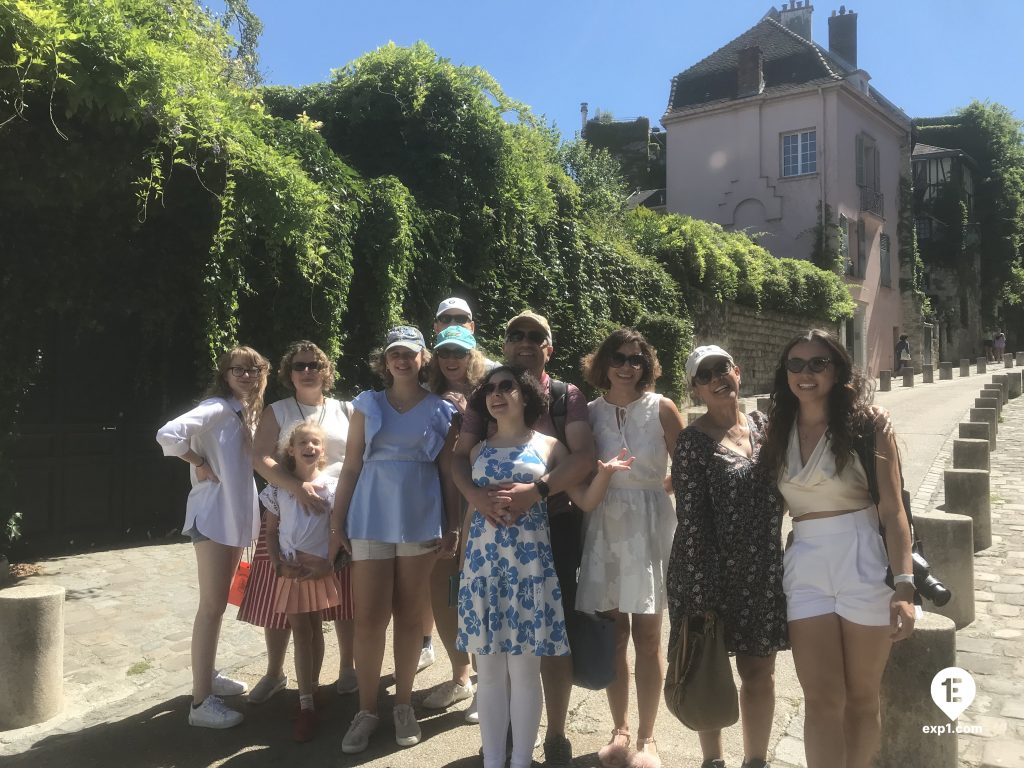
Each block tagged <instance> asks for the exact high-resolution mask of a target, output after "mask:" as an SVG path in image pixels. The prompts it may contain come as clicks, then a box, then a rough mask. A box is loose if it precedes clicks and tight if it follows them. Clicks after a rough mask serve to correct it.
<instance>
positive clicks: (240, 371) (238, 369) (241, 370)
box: [228, 365, 263, 379]
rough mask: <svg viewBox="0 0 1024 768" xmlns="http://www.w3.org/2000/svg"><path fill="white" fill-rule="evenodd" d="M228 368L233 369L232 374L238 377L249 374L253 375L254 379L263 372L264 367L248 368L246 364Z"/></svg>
mask: <svg viewBox="0 0 1024 768" xmlns="http://www.w3.org/2000/svg"><path fill="white" fill-rule="evenodd" d="M228 370H229V371H231V375H232V376H234V377H235V378H236V379H240V378H242V377H243V376H245V375H247V374H248V375H249V376H252V377H253V378H254V379H257V378H259V377H260V375H261V374H262V373H263V368H262V367H259V366H257V367H254V368H246V367H245V366H241V365H232V366H231V367H230V368H228Z"/></svg>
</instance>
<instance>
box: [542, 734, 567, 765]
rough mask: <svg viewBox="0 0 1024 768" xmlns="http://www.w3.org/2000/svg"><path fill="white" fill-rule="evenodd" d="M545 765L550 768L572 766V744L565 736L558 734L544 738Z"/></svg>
mask: <svg viewBox="0 0 1024 768" xmlns="http://www.w3.org/2000/svg"><path fill="white" fill-rule="evenodd" d="M544 765H546V766H548V768H570V766H571V765H572V744H570V743H569V740H568V739H567V738H565V736H559V735H557V734H556V735H553V736H548V737H547V738H546V739H544Z"/></svg>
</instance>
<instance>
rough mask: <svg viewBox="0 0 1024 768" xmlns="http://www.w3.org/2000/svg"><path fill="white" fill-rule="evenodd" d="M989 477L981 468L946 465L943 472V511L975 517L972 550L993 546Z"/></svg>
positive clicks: (976, 550) (977, 550)
mask: <svg viewBox="0 0 1024 768" xmlns="http://www.w3.org/2000/svg"><path fill="white" fill-rule="evenodd" d="M988 479H989V478H988V472H986V471H985V470H984V469H947V470H946V471H945V472H944V473H943V482H944V485H945V490H946V504H945V508H944V509H943V511H944V512H952V513H953V514H954V515H967V516H968V517H969V518H971V520H973V521H974V527H973V530H974V551H975V552H980V551H981V550H983V549H988V548H989V547H991V546H992V508H991V501H990V499H989V495H988V494H989V482H988Z"/></svg>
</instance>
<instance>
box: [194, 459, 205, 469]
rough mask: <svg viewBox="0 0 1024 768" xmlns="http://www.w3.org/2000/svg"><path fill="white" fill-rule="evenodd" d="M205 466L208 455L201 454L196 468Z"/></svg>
mask: <svg viewBox="0 0 1024 768" xmlns="http://www.w3.org/2000/svg"><path fill="white" fill-rule="evenodd" d="M205 466H206V457H205V456H200V457H199V463H198V464H196V469H199V468H200V467H205Z"/></svg>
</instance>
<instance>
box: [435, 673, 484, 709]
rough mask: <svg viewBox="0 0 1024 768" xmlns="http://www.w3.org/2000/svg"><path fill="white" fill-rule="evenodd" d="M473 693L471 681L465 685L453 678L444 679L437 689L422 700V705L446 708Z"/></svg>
mask: <svg viewBox="0 0 1024 768" xmlns="http://www.w3.org/2000/svg"><path fill="white" fill-rule="evenodd" d="M472 695H473V683H469V682H467V683H466V684H465V685H462V684H461V683H457V682H455V681H454V680H446V681H445V682H443V683H441V685H439V686H438V687H437V689H436V690H435V691H434V692H433V693H432V694H430V695H429V696H427V698H425V699H424V700H423V706H424V707H426V708H427V709H447V708H448V707H450V706H451V705H452V704H454V703H455V702H457V701H465V700H466V699H468V698H469V697H470V696H472Z"/></svg>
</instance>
